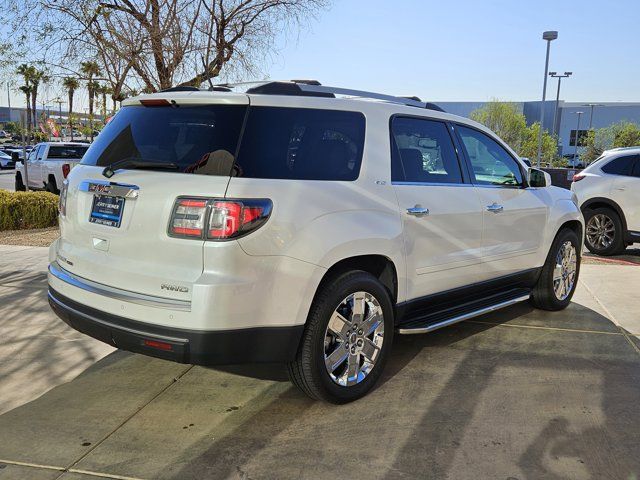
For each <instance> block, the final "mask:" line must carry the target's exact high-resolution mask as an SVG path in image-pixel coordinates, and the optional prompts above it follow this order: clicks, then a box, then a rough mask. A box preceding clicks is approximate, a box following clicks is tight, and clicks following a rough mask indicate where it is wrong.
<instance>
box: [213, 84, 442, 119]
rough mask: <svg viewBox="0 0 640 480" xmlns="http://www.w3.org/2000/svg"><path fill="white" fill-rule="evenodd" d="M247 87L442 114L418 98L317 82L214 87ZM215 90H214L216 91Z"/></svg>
mask: <svg viewBox="0 0 640 480" xmlns="http://www.w3.org/2000/svg"><path fill="white" fill-rule="evenodd" d="M243 86H244V87H249V88H247V89H246V90H245V92H244V93H248V94H263V95H299V96H311V97H328V98H335V96H336V95H343V96H347V97H355V98H370V99H373V100H382V101H385V102H390V103H396V104H400V105H406V106H409V107H418V108H426V109H429V110H436V111H439V112H444V110H443V109H442V108H440V107H439V106H438V105H436V104H434V103H429V102H423V101H422V100H420V98H418V97H397V96H394V95H386V94H383V93H375V92H367V91H364V90H353V89H350V88H340V87H329V86H325V85H322V84H321V83H320V82H318V81H317V80H288V81H276V80H274V81H269V80H266V81H258V82H242V83H223V84H220V85H216V86H215V87H217V88H225V89H233V88H237V87H243ZM217 88H216V89H217Z"/></svg>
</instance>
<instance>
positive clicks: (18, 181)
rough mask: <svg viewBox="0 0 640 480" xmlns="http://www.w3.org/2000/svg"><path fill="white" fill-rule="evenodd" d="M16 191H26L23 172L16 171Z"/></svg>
mask: <svg viewBox="0 0 640 480" xmlns="http://www.w3.org/2000/svg"><path fill="white" fill-rule="evenodd" d="M15 189H16V192H24V191H25V190H26V189H27V187H25V186H24V182H23V181H22V174H20V173H16V183H15Z"/></svg>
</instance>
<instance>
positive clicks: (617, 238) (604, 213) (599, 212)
mask: <svg viewBox="0 0 640 480" xmlns="http://www.w3.org/2000/svg"><path fill="white" fill-rule="evenodd" d="M584 217H585V218H584V220H585V225H586V227H585V229H586V230H585V245H586V247H587V248H588V249H589V251H590V252H591V253H595V254H596V255H618V254H620V253H622V252H623V251H624V249H625V244H624V232H623V229H622V221H621V220H620V217H619V216H618V214H617V213H616V212H615V211H613V210H612V209H610V208H606V207H601V208H594V209H593V210H591V209H590V210H587V211H586V212H584Z"/></svg>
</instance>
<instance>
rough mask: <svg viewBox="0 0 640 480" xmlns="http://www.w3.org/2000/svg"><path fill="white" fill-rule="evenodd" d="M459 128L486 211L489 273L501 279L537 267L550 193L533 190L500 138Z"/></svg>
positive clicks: (484, 239)
mask: <svg viewBox="0 0 640 480" xmlns="http://www.w3.org/2000/svg"><path fill="white" fill-rule="evenodd" d="M455 129H456V132H457V134H458V138H459V139H460V143H461V144H462V148H463V149H464V151H465V155H466V158H467V163H468V165H469V170H470V174H471V179H472V182H473V183H474V185H475V186H476V188H477V192H478V195H479V197H480V202H481V205H482V209H483V216H484V222H483V235H482V256H483V262H484V263H485V264H487V265H486V271H487V272H489V274H490V275H491V276H493V277H501V276H504V275H509V274H511V273H517V272H521V271H524V270H528V269H530V268H533V267H536V266H537V265H535V263H536V258H538V255H537V254H538V251H539V250H540V248H541V247H542V240H543V238H544V231H545V229H546V225H547V218H548V216H549V205H548V193H547V192H546V191H545V189H536V188H529V187H527V185H526V184H525V181H524V178H523V177H524V172H523V169H521V168H520V166H519V163H518V162H517V161H516V160H515V158H514V157H513V156H511V154H510V153H509V152H508V151H507V149H506V148H504V147H503V146H502V145H500V143H498V141H496V140H495V139H494V138H492V137H491V136H489V135H488V134H486V133H484V132H481V131H480V130H476V129H475V128H471V127H469V126H465V125H456V126H455Z"/></svg>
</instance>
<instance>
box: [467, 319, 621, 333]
mask: <svg viewBox="0 0 640 480" xmlns="http://www.w3.org/2000/svg"><path fill="white" fill-rule="evenodd" d="M467 322H469V323H478V324H480V325H495V326H497V327H514V328H534V329H536V330H554V331H560V332H579V333H598V334H601V335H623V333H621V332H599V331H597V330H582V329H579V328H559V327H540V326H537V325H515V324H512V323H499V322H481V321H476V320H467Z"/></svg>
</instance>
